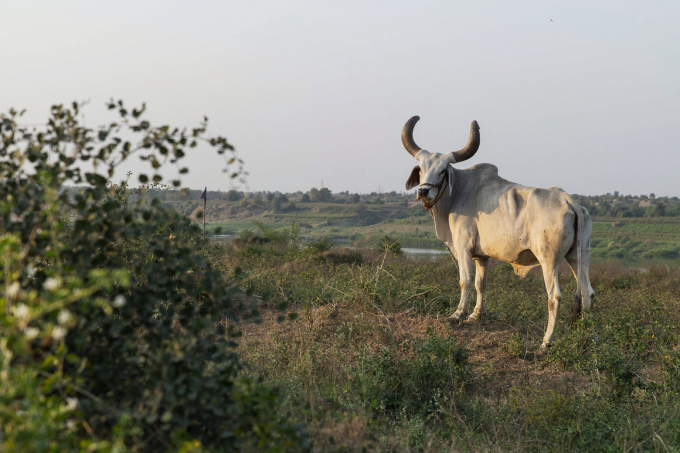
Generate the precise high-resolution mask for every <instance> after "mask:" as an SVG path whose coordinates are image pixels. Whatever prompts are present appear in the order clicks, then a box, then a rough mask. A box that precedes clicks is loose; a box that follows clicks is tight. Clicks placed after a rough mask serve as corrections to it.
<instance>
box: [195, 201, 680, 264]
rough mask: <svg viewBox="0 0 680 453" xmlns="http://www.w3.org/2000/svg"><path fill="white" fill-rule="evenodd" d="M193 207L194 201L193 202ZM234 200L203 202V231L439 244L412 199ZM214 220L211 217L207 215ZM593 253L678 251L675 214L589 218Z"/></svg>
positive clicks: (667, 255) (679, 223)
mask: <svg viewBox="0 0 680 453" xmlns="http://www.w3.org/2000/svg"><path fill="white" fill-rule="evenodd" d="M194 206H195V205H194ZM236 206H237V203H228V202H223V201H216V202H213V203H212V204H209V206H208V222H207V225H208V230H209V231H211V232H212V231H216V230H217V229H218V228H220V229H221V231H222V233H226V234H236V233H238V232H239V231H242V230H255V229H256V228H257V227H256V223H255V222H262V223H264V224H267V225H269V226H271V227H274V228H284V227H289V226H290V225H292V224H294V223H295V224H297V225H299V226H300V227H301V233H300V236H301V239H302V240H303V241H308V240H317V239H320V238H330V239H332V240H334V241H336V242H341V243H348V244H352V245H356V246H367V245H370V244H372V243H375V242H376V241H378V240H379V238H381V237H383V236H384V235H389V236H390V237H392V238H394V239H398V240H399V242H400V243H401V245H402V246H403V247H419V248H442V243H441V241H440V240H439V239H437V237H436V235H435V233H434V227H433V224H432V219H431V218H430V216H429V215H428V214H427V213H426V212H425V211H424V210H423V209H422V207H421V206H420V205H418V204H417V203H408V204H405V203H385V204H383V205H367V206H361V207H357V205H351V204H338V203H304V204H303V203H298V204H297V209H296V210H295V211H293V212H284V213H277V214H274V213H272V212H270V211H266V210H261V211H260V212H258V211H257V210H251V211H246V210H242V211H241V212H235V211H238V208H237V207H236ZM213 219H215V220H213ZM591 254H592V255H593V257H611V258H627V257H628V258H664V259H677V258H678V257H679V256H680V217H642V218H625V219H621V218H609V217H594V218H593V235H592V243H591Z"/></svg>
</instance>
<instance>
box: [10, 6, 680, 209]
mask: <svg viewBox="0 0 680 453" xmlns="http://www.w3.org/2000/svg"><path fill="white" fill-rule="evenodd" d="M678 23H680V4H678V3H676V2H670V1H655V2H645V3H643V2H635V1H604V2H598V3H597V4H593V3H592V2H585V1H580V0H579V1H574V2H569V3H568V4H566V5H565V4H563V3H562V2H555V1H548V2H531V1H522V2H513V3H512V4H508V3H504V2H493V1H482V2H474V3H467V2H466V3H457V2H439V1H426V2H417V3H413V2H390V3H387V2H373V3H366V2H358V1H346V2H342V3H328V2H324V3H319V2H311V1H291V2H285V3H284V2H274V1H263V2H246V1H234V2H229V3H228V4H221V3H220V4H213V2H208V1H194V2H191V3H189V2H185V1H160V0H158V1H144V2H132V1H128V0H122V1H118V2H115V3H107V2H92V1H89V2H86V1H84V0H78V1H76V0H71V1H68V0H67V1H61V2H58V4H57V2H47V1H44V0H24V1H4V2H2V3H1V4H0V38H2V40H3V41H2V42H3V43H4V45H3V47H2V50H0V57H1V58H2V61H3V70H2V71H0V86H2V87H3V90H0V111H3V112H6V111H7V110H9V108H10V107H15V108H20V109H23V108H26V109H27V110H28V112H27V114H26V116H25V117H24V120H23V121H25V122H26V123H36V122H42V121H44V120H46V118H47V115H48V113H49V106H50V105H52V104H55V103H70V102H71V101H74V100H76V101H83V100H90V105H88V106H87V107H86V109H85V116H86V123H87V125H88V126H96V125H98V124H99V123H102V122H104V121H106V120H107V119H108V118H110V117H107V116H106V111H105V107H104V104H105V102H106V101H108V100H109V99H110V98H115V99H123V100H125V101H126V103H127V104H128V105H130V106H136V105H139V104H141V103H142V102H146V104H147V106H148V115H147V116H148V118H149V119H150V120H151V121H152V122H153V123H156V124H160V123H170V124H173V125H176V126H189V127H191V126H194V125H196V124H197V123H198V122H199V121H200V120H201V118H202V117H203V115H207V116H208V117H209V118H210V120H211V122H210V131H211V132H212V133H213V134H219V135H224V136H226V137H227V138H228V139H229V141H230V142H231V143H232V144H233V145H234V146H235V147H236V149H237V150H238V153H239V156H240V157H241V158H242V159H243V160H244V162H245V168H246V171H248V173H249V176H248V178H247V183H248V184H247V187H243V186H238V187H237V188H238V189H240V190H250V191H262V190H265V191H277V190H278V191H282V192H295V191H298V190H301V191H303V192H305V191H308V190H309V189H310V188H312V187H317V188H318V187H320V185H321V181H323V186H324V187H328V188H329V189H331V191H333V192H334V193H337V192H343V191H346V190H348V191H350V192H352V193H355V192H358V193H371V192H376V191H378V187H379V186H380V188H381V189H382V191H383V192H390V191H392V190H395V191H397V192H403V191H404V182H405V181H406V178H407V177H408V175H409V173H410V171H411V168H412V167H413V166H414V165H416V161H415V160H414V159H413V158H412V157H411V156H410V155H409V154H408V153H407V152H406V151H405V150H404V148H403V147H402V145H401V141H400V133H401V128H402V127H403V125H404V123H405V122H406V120H407V119H408V118H409V117H411V116H413V115H419V116H420V117H421V121H420V122H419V123H418V125H417V126H416V130H415V140H416V142H417V143H418V144H419V145H420V146H422V147H423V148H425V149H428V150H430V151H433V152H447V151H451V150H455V149H459V148H461V147H462V146H464V144H465V143H466V141H467V135H468V132H469V126H470V122H471V121H472V120H477V121H478V122H479V124H480V126H481V147H480V150H479V152H478V153H477V155H476V156H475V157H474V158H473V159H471V160H470V161H468V162H465V163H463V164H460V165H458V167H459V168H467V167H468V166H471V165H474V164H477V163H481V162H490V163H493V164H495V165H496V166H498V168H499V173H500V175H501V176H503V177H505V178H506V179H509V180H511V181H514V182H518V183H521V184H525V185H530V186H539V187H540V186H543V187H545V186H558V187H561V188H563V189H564V190H565V191H567V192H569V193H576V194H581V195H601V194H605V193H614V191H618V192H620V193H622V194H631V195H642V194H650V193H654V194H656V196H657V197H661V196H678V195H680V183H678V176H677V175H678V172H679V171H678V170H679V169H680V146H679V143H680V84H679V83H678V81H680V27H678V26H677V24H678ZM187 163H188V165H189V167H190V168H191V172H190V173H189V175H187V176H186V177H185V178H184V179H183V182H184V185H185V186H188V187H192V188H194V187H195V188H199V187H200V188H202V187H204V186H207V187H208V188H209V190H217V189H221V190H222V191H227V190H229V188H230V187H231V183H232V181H230V180H229V179H228V178H227V177H226V176H225V175H224V174H223V173H222V172H221V171H220V169H221V168H222V160H221V158H219V157H217V156H216V155H214V154H211V153H209V152H208V151H198V152H197V153H196V154H195V155H191V156H189V157H188V159H187ZM137 168H139V167H136V166H134V165H133V166H128V167H126V168H124V169H122V170H123V171H122V172H120V173H119V174H118V175H117V178H118V179H120V178H121V177H122V176H123V174H124V171H126V170H128V169H129V170H132V171H133V172H135V170H136V169H137Z"/></svg>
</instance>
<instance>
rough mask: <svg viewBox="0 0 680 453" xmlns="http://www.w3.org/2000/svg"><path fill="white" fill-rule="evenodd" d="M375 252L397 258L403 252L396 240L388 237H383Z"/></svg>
mask: <svg viewBox="0 0 680 453" xmlns="http://www.w3.org/2000/svg"><path fill="white" fill-rule="evenodd" d="M375 248H376V250H378V251H379V252H382V253H387V254H389V255H391V256H398V255H401V254H403V253H404V252H403V251H402V250H401V244H400V243H399V241H398V240H396V239H392V238H391V237H389V236H388V235H384V236H383V237H382V238H381V239H380V242H379V243H378V244H377V245H376V247H375Z"/></svg>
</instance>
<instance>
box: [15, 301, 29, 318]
mask: <svg viewBox="0 0 680 453" xmlns="http://www.w3.org/2000/svg"><path fill="white" fill-rule="evenodd" d="M29 312H30V310H29V309H28V307H27V306H26V305H25V304H19V305H17V306H16V307H14V316H16V317H17V318H19V319H24V318H27V317H28V315H29Z"/></svg>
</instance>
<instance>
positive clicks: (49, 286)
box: [43, 277, 61, 291]
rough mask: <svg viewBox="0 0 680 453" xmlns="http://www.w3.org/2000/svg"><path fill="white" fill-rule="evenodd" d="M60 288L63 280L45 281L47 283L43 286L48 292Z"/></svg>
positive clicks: (51, 279) (49, 279)
mask: <svg viewBox="0 0 680 453" xmlns="http://www.w3.org/2000/svg"><path fill="white" fill-rule="evenodd" d="M60 286H61V280H59V279H58V278H52V277H50V278H48V279H47V280H45V283H44V284H43V287H44V288H45V289H46V290H48V291H54V290H55V289H58V288H59V287H60Z"/></svg>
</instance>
